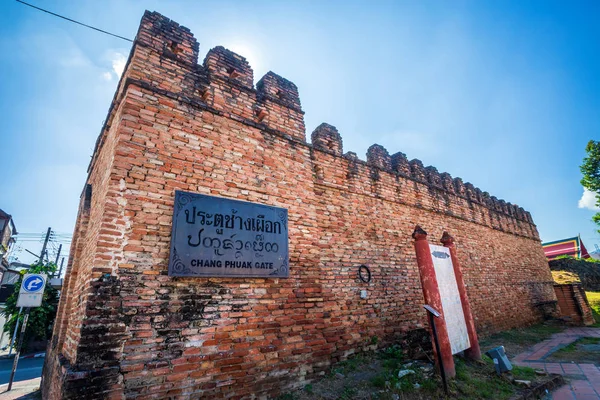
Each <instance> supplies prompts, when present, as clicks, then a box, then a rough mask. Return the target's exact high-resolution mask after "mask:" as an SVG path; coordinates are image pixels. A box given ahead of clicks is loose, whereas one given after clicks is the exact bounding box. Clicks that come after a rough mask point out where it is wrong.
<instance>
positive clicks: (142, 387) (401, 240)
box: [43, 12, 555, 399]
mask: <svg viewBox="0 0 600 400" xmlns="http://www.w3.org/2000/svg"><path fill="white" fill-rule="evenodd" d="M197 61H198V43H197V42H196V40H195V39H194V38H193V35H192V34H191V33H190V32H189V30H187V29H186V28H184V27H181V26H179V25H178V24H176V23H175V22H172V21H170V20H168V19H167V18H165V17H163V16H161V15H160V14H157V13H149V12H147V13H146V14H145V15H144V17H143V18H142V23H141V26H140V30H139V32H138V35H137V38H136V41H135V44H134V46H133V48H132V51H131V55H130V58H129V61H128V64H127V67H126V70H125V72H124V74H123V76H122V78H121V82H120V84H119V88H118V90H117V93H116V94H115V98H114V100H113V102H112V105H111V108H110V111H109V117H108V118H107V122H106V126H105V127H104V129H103V130H102V132H101V134H100V137H99V139H98V142H97V145H96V149H95V151H94V154H93V157H92V161H91V164H90V168H89V177H88V180H87V182H86V183H87V184H88V185H90V186H88V187H87V188H88V189H87V190H86V191H84V195H83V197H82V206H81V207H80V213H79V218H78V222H77V225H76V227H75V234H74V239H73V240H74V244H75V247H74V248H75V251H74V255H73V257H72V258H71V260H69V268H68V274H69V277H68V279H67V281H66V283H65V287H66V290H64V292H63V294H62V297H61V303H60V308H59V315H58V319H57V323H56V326H55V331H54V338H53V340H52V342H51V345H50V349H49V350H50V351H49V354H48V357H47V359H46V369H45V376H44V383H43V391H44V396H45V397H46V398H49V399H54V398H56V399H58V398H66V399H68V398H81V396H85V398H89V399H94V398H119V399H121V398H136V399H150V398H197V397H199V396H200V395H202V396H206V398H225V397H227V398H265V397H267V396H275V395H277V394H278V393H280V392H281V391H282V390H289V389H291V388H294V387H301V386H303V385H305V384H306V383H308V382H309V381H310V379H313V378H314V377H315V376H317V375H319V374H323V373H324V372H325V371H326V370H327V369H328V367H329V366H330V365H331V364H332V363H333V362H336V361H339V360H342V359H345V358H347V357H348V356H350V355H351V354H353V353H356V352H360V351H365V350H369V349H373V348H375V347H377V346H384V345H386V344H389V343H392V342H394V341H398V340H401V339H402V338H405V337H406V336H407V334H409V332H412V331H413V330H415V329H419V328H422V327H424V326H425V320H426V318H425V314H424V313H423V310H422V308H421V305H422V302H423V300H422V297H423V296H422V293H421V290H420V284H419V277H418V269H417V265H416V260H415V255H414V250H413V247H412V239H411V236H410V235H411V233H412V231H413V228H414V226H415V225H416V224H420V225H422V226H423V227H424V228H426V229H427V230H428V231H429V233H430V241H431V242H432V243H433V242H436V241H437V240H436V238H440V237H441V234H442V231H444V230H447V231H449V232H450V233H451V234H452V235H453V236H454V237H455V238H456V242H457V247H458V254H459V257H460V260H461V263H462V266H463V269H464V275H465V280H466V285H467V291H468V295H469V297H470V301H471V306H472V309H473V313H474V317H475V321H476V324H477V328H478V330H479V332H480V334H483V335H485V334H489V333H492V332H496V331H498V330H502V329H508V328H512V327H516V326H523V325H527V324H531V323H533V322H536V321H539V320H540V319H541V318H542V314H541V312H540V310H539V309H538V304H540V303H543V302H545V301H549V300H554V299H555V295H554V292H553V288H552V283H551V281H552V278H551V275H550V271H549V269H548V265H547V263H546V259H545V256H544V252H543V250H542V247H541V245H540V241H539V237H538V233H537V230H536V227H535V225H534V223H533V220H532V218H531V215H530V214H529V213H528V212H526V211H524V210H523V209H522V208H520V207H518V206H516V205H512V204H510V203H507V202H505V201H503V200H498V199H497V198H495V197H493V196H490V195H489V194H488V193H486V192H482V191H481V190H480V189H478V188H475V187H474V186H473V185H471V184H470V183H463V181H462V180H461V179H460V178H454V179H453V178H452V177H451V176H450V175H449V174H447V173H443V174H440V173H438V171H437V170H436V169H435V168H434V167H426V168H425V167H423V165H422V163H421V162H420V161H419V160H412V161H409V160H407V158H406V156H405V155H404V154H402V153H396V154H393V155H391V156H390V155H389V153H388V151H387V150H386V149H385V148H383V147H382V146H379V145H373V146H372V147H371V148H369V150H368V152H367V161H362V160H360V159H358V158H357V157H356V155H355V154H353V153H346V154H344V153H343V143H342V136H341V135H340V133H339V132H338V131H337V130H336V129H335V127H333V126H331V125H328V124H322V125H320V126H319V127H317V129H316V130H315V131H314V132H313V133H312V135H311V139H312V144H309V143H307V142H306V133H305V127H304V120H303V112H302V109H301V104H300V99H299V95H298V89H297V88H296V86H295V85H294V84H293V83H292V82H290V81H288V80H286V79H284V78H282V77H280V76H278V75H276V74H274V73H272V72H269V73H268V74H266V75H265V76H264V77H263V78H262V79H260V80H259V82H258V84H257V85H256V88H254V86H253V78H254V77H253V72H252V69H251V67H250V66H249V65H248V63H247V62H246V60H245V59H244V58H243V57H241V56H239V55H237V54H235V53H232V52H230V51H229V50H226V49H224V48H222V47H216V48H214V49H212V50H210V51H209V52H208V54H207V56H206V58H205V60H204V62H203V64H201V65H199V64H198V63H197ZM90 188H91V190H90ZM175 190H186V191H190V192H197V193H204V194H210V195H215V196H222V197H227V198H234V199H239V200H245V201H251V202H257V203H263V204H269V205H274V206H278V207H284V208H287V209H288V218H289V228H288V231H289V248H290V277H289V278H288V279H248V278H238V279H232V278H174V277H169V276H168V275H167V265H168V256H169V242H170V232H171V219H172V212H173V211H172V210H173V200H174V192H175ZM88 194H89V195H90V197H89V198H88V197H87V195H88ZM86 204H88V205H89V207H86V206H85V205H86ZM361 264H365V265H368V266H369V267H370V269H371V272H372V274H373V277H372V280H371V282H370V283H364V282H362V281H360V280H359V279H358V278H357V271H358V266H359V265H361ZM361 289H366V290H368V297H367V299H360V297H359V291H360V290H361ZM374 337H377V338H378V340H377V341H375V340H373V338H374ZM375 342H377V344H374V343H375Z"/></svg>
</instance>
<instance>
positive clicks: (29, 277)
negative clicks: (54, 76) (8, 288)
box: [17, 274, 46, 307]
mask: <svg viewBox="0 0 600 400" xmlns="http://www.w3.org/2000/svg"><path fill="white" fill-rule="evenodd" d="M44 289H46V274H25V275H24V276H23V282H22V283H21V290H20V291H19V298H18V299H17V307H39V306H41V305H42V298H43V297H44Z"/></svg>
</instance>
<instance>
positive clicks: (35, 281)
mask: <svg viewBox="0 0 600 400" xmlns="http://www.w3.org/2000/svg"><path fill="white" fill-rule="evenodd" d="M44 281H45V280H44V277H43V276H42V275H36V274H32V275H29V276H28V277H26V278H25V279H24V280H23V288H24V289H25V291H27V292H29V293H37V292H39V291H41V290H42V289H43V288H44Z"/></svg>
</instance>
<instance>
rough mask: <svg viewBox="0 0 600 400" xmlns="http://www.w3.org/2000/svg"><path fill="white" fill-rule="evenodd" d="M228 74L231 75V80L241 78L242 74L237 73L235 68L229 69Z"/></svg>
mask: <svg viewBox="0 0 600 400" xmlns="http://www.w3.org/2000/svg"><path fill="white" fill-rule="evenodd" d="M227 74H228V75H229V77H230V78H237V77H238V76H240V75H241V74H240V73H239V72H237V71H236V70H235V68H233V67H229V68H227Z"/></svg>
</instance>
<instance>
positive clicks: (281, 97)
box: [275, 89, 285, 100]
mask: <svg viewBox="0 0 600 400" xmlns="http://www.w3.org/2000/svg"><path fill="white" fill-rule="evenodd" d="M275 95H276V96H277V98H278V99H279V100H285V93H284V92H283V90H281V89H277V92H276V93H275Z"/></svg>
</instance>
